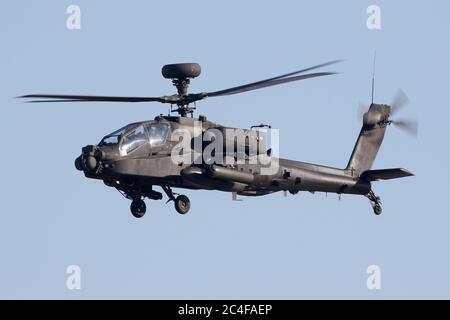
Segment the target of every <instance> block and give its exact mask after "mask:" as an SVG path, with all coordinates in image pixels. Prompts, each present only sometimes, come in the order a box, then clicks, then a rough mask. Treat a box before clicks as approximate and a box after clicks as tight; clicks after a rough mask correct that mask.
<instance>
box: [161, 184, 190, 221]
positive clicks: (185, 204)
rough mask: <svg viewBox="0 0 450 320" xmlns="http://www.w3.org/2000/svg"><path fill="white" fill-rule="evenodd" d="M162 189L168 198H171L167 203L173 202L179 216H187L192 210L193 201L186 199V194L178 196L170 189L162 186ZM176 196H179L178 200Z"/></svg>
mask: <svg viewBox="0 0 450 320" xmlns="http://www.w3.org/2000/svg"><path fill="white" fill-rule="evenodd" d="M161 188H162V189H163V190H164V192H165V193H166V195H167V197H169V200H167V202H169V201H173V202H174V204H175V210H177V212H178V213H179V214H186V213H188V212H189V209H190V208H191V201H190V200H189V198H188V197H186V196H185V195H184V194H180V195H178V194H176V193H173V192H172V189H171V188H170V187H167V186H161ZM175 195H177V197H176V198H175Z"/></svg>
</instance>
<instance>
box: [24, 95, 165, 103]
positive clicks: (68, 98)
mask: <svg viewBox="0 0 450 320" xmlns="http://www.w3.org/2000/svg"><path fill="white" fill-rule="evenodd" d="M18 98H25V99H47V100H32V101H29V102H94V101H100V102H166V99H164V97H115V96H84V95H65V94H28V95H24V96H20V97H18ZM48 99H51V100H48Z"/></svg>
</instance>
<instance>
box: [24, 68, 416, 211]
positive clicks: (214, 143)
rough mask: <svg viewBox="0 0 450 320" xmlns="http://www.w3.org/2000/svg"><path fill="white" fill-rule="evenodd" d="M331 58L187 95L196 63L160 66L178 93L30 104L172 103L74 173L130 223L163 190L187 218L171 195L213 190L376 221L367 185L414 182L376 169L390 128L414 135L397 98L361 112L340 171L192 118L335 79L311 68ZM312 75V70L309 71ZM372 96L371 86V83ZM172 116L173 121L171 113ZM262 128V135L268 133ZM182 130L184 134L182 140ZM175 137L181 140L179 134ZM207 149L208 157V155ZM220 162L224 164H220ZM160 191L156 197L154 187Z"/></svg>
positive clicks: (90, 154)
mask: <svg viewBox="0 0 450 320" xmlns="http://www.w3.org/2000/svg"><path fill="white" fill-rule="evenodd" d="M340 61H341V60H334V61H330V62H326V63H322V64H319V65H315V66H312V67H308V68H304V69H301V70H298V71H294V72H290V73H287V74H283V75H280V76H277V77H272V78H268V79H265V80H261V81H257V82H252V83H248V84H244V85H240V86H236V87H232V88H228V89H224V90H219V91H213V92H201V93H189V92H188V87H189V84H190V81H191V80H192V79H194V78H196V77H198V76H199V75H200V73H201V67H200V65H199V64H197V63H176V64H168V65H165V66H163V68H162V75H163V77H164V78H166V79H169V80H171V81H172V84H173V85H174V86H175V87H176V89H177V93H175V94H172V95H167V96H160V97H124V96H92V95H65V94H29V95H23V96H20V97H18V98H23V99H28V102H32V103H36V102H40V103H48V102H125V103H138V102H159V103H165V104H170V110H169V112H168V115H159V116H156V117H155V118H154V120H147V121H140V122H136V123H131V124H127V125H125V126H124V127H122V128H120V129H118V130H116V131H114V132H113V133H111V134H108V135H106V136H104V137H103V139H102V140H101V141H100V142H99V143H98V144H93V145H87V146H85V147H83V148H82V150H81V155H79V156H78V157H77V158H76V159H75V168H76V169H77V170H79V171H81V172H83V173H84V175H85V176H86V177H87V178H91V179H97V180H102V181H103V182H104V184H105V185H106V186H108V187H112V188H115V189H117V190H118V191H119V192H120V193H121V194H122V195H123V196H124V197H125V198H127V199H129V200H131V205H130V210H131V213H132V215H133V216H134V217H136V218H142V217H143V216H144V215H145V213H146V203H145V201H144V200H145V199H146V198H147V199H150V200H161V199H162V198H163V194H162V192H164V193H165V195H166V196H167V197H168V200H167V202H173V203H174V206H175V210H176V211H177V212H178V213H180V214H186V213H187V212H188V211H189V210H190V207H191V203H190V200H189V198H188V197H187V196H186V195H183V194H177V193H176V192H174V191H173V190H172V189H173V188H181V189H191V190H217V191H223V192H229V193H232V197H233V200H236V198H237V195H240V196H254V197H256V196H264V195H268V194H272V193H275V192H285V193H287V192H289V193H291V194H297V193H299V192H301V191H302V192H304V191H306V192H311V193H315V192H324V193H336V194H338V195H339V197H340V196H341V195H342V194H351V195H360V196H364V197H366V198H368V200H369V203H370V205H371V207H372V209H373V212H374V213H375V214H376V215H380V214H381V213H382V206H381V204H382V203H381V199H380V197H379V196H378V195H376V194H375V193H374V191H373V189H372V182H375V181H379V180H389V179H397V178H403V177H408V176H413V174H412V173H411V172H409V171H408V170H406V169H403V168H393V169H379V170H373V169H372V165H373V162H374V160H375V158H376V156H377V153H378V151H379V148H380V146H381V144H382V142H383V139H384V136H385V132H386V128H387V127H388V126H389V125H391V124H393V125H398V126H399V127H400V128H403V129H406V130H407V131H409V132H410V133H413V134H417V123H415V122H414V121H408V120H392V119H391V115H393V114H394V113H396V112H397V111H398V110H399V109H401V108H402V107H403V106H404V105H405V104H406V102H407V97H406V95H405V94H403V93H402V92H401V93H400V94H398V96H397V97H396V99H395V100H394V103H392V105H386V104H377V103H374V102H373V95H372V103H371V104H370V106H369V107H368V108H367V107H365V108H364V109H363V110H362V128H361V131H360V133H359V135H358V137H357V141H356V144H355V146H354V149H353V152H352V154H351V156H350V159H349V161H348V164H347V166H346V167H345V168H342V169H340V168H333V167H328V166H323V165H319V164H312V163H306V162H301V161H295V160H289V159H283V158H280V157H277V156H276V155H274V154H273V150H272V148H268V145H267V140H268V131H267V129H270V128H271V127H270V126H269V125H264V124H261V125H258V126H253V127H251V128H250V129H239V128H231V127H225V126H222V125H220V124H217V123H215V122H212V121H210V120H208V119H207V118H206V116H202V115H200V116H199V117H194V115H193V113H194V110H195V108H196V107H195V103H196V102H197V101H200V100H203V99H206V98H211V97H220V96H227V95H234V94H238V93H243V92H247V91H251V90H256V89H261V88H266V87H270V86H275V85H280V84H284V83H288V82H293V81H300V80H306V79H311V78H317V77H324V76H330V75H334V74H336V72H324V71H322V72H317V71H316V69H319V68H323V67H326V66H329V65H333V64H336V63H338V62H340ZM313 71H314V72H313ZM372 93H373V85H372ZM172 113H175V114H177V115H172ZM265 130H266V131H265ZM180 132H182V134H180ZM176 133H178V134H176ZM206 151H209V153H208V154H206V153H207V152H206ZM224 159H225V160H226V161H224ZM158 186H159V187H161V189H162V190H161V191H162V192H160V191H157V190H155V189H154V188H155V187H158Z"/></svg>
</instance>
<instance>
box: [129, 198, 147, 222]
mask: <svg viewBox="0 0 450 320" xmlns="http://www.w3.org/2000/svg"><path fill="white" fill-rule="evenodd" d="M130 210H131V214H132V215H133V216H134V217H135V218H142V217H143V216H144V215H145V211H146V210H147V207H146V205H145V202H144V200H141V199H135V200H133V201H132V202H131V206H130Z"/></svg>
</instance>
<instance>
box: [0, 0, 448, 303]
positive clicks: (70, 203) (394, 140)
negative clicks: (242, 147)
mask: <svg viewBox="0 0 450 320" xmlns="http://www.w3.org/2000/svg"><path fill="white" fill-rule="evenodd" d="M70 4H77V5H79V6H80V8H81V14H82V16H81V30H72V31H71V30H68V29H67V28H66V19H67V17H68V15H67V14H66V8H67V7H68V6H69V5H70ZM371 4H377V5H378V6H380V8H381V18H382V28H381V30H378V31H371V30H368V29H367V27H366V19H367V17H368V15H367V14H366V8H367V7H368V6H369V5H371ZM449 10H450V6H449V3H448V1H443V0H442V1H433V2H425V1H416V2H414V3H412V2H410V1H395V2H394V1H356V0H353V1H346V2H345V4H344V3H342V2H339V3H338V2H336V1H324V0H321V1H314V2H313V1H310V2H306V1H276V2H275V1H246V2H242V1H234V0H232V1H226V2H220V3H219V2H211V1H206V0H205V1H189V2H187V1H158V2H157V1H151V2H150V1H148V2H144V1H142V2H138V1H135V2H133V3H131V4H130V2H121V3H118V2H114V3H111V2H110V1H99V0H98V1H85V0H78V1H39V2H28V1H8V2H5V3H3V4H2V10H1V13H0V36H1V38H0V39H1V41H2V49H1V50H0V66H1V68H0V70H1V72H0V78H1V89H0V92H1V95H0V103H1V108H0V110H1V111H0V112H1V114H0V130H1V133H2V138H3V141H2V156H1V157H0V164H1V168H3V170H2V173H1V177H2V184H1V185H0V191H1V194H2V200H3V201H1V202H0V213H1V219H2V223H1V224H0V252H1V254H2V258H1V260H0V298H43V299H47V298H57V299H66V298H67V299H79V298H88V299H92V298H138V299H140V298H152V299H156V298H168V299H170V298H177V299H197V298H246V299H251V298H252V299H262V298H264V299H272V298H273V299H279V298H285V299H300V298H307V299H309V298H343V299H346V298H357V299H363V298H367V299H379V298H387V299H393V298H450V295H449V292H450V291H449V287H450V278H449V276H448V270H449V268H450V259H449V256H448V244H449V241H450V236H449V233H448V225H449V224H450V217H449V214H448V208H447V206H448V201H447V197H448V183H447V181H448V178H449V170H448V164H449V161H448V160H449V152H448V149H447V148H446V142H447V134H446V131H445V130H446V129H445V128H446V127H447V126H448V124H447V121H448V119H449V117H450V109H449V107H448V102H447V99H448V97H447V93H448V89H449V87H448V84H449V82H448V78H447V77H448V74H449V72H450V59H449V54H450V44H449V41H448V33H449V31H450V28H449V27H450V26H449V22H448V19H447V17H446V13H447V12H449ZM375 50H376V51H377V68H376V69H377V83H376V94H375V101H376V102H380V103H390V102H391V100H392V98H393V96H394V95H395V92H396V91H397V89H398V88H401V89H403V91H405V92H406V93H407V94H408V96H409V98H410V100H411V103H410V105H409V106H408V107H407V108H405V109H404V110H402V116H405V117H413V118H416V119H418V120H419V122H420V133H419V138H418V139H416V140H415V139H411V138H410V137H409V136H407V135H405V134H404V133H402V132H401V131H399V130H397V129H396V128H392V127H390V128H389V130H388V132H387V136H386V139H385V142H384V144H383V146H382V148H381V151H380V153H379V156H378V158H377V159H376V162H375V165H374V167H375V168H391V167H405V168H407V169H409V170H411V171H412V172H414V173H415V174H416V176H415V177H413V178H408V179H402V180H393V181H387V182H379V183H376V184H375V186H374V189H375V191H376V192H377V193H378V194H379V195H381V197H382V199H383V202H384V213H383V215H382V216H380V217H376V216H374V215H373V213H372V210H371V208H370V205H369V203H368V201H367V199H365V198H362V197H354V196H343V197H342V199H341V200H340V201H339V200H338V198H337V196H336V195H328V197H325V195H322V194H315V195H312V194H309V193H308V194H307V193H301V194H299V195H296V196H288V197H287V198H284V197H283V195H282V194H274V195H270V196H266V197H263V198H245V199H244V201H240V202H233V201H231V195H230V194H228V193H220V192H211V191H197V192H193V191H187V192H185V193H186V194H187V195H188V196H189V197H190V199H191V205H192V207H191V212H190V213H189V214H188V215H186V216H180V215H178V214H177V213H176V212H175V211H174V209H173V206H172V205H171V204H168V205H165V204H164V202H163V201H159V202H157V201H152V202H150V201H148V202H147V207H148V212H147V215H146V216H145V217H144V218H143V219H141V220H136V219H134V218H133V217H132V216H131V214H130V213H129V201H128V200H126V199H124V198H122V197H121V196H120V194H119V193H118V192H115V190H113V189H111V188H106V187H105V186H104V185H103V183H101V182H98V181H93V180H88V179H86V178H84V176H83V175H82V174H80V173H79V172H77V171H76V170H75V168H74V166H73V161H74V159H75V157H76V156H78V155H79V153H80V151H81V147H82V146H84V145H87V144H92V143H97V142H98V141H99V140H100V139H101V137H102V136H104V135H105V134H107V133H109V132H112V131H114V130H115V129H118V128H120V127H121V126H123V125H125V124H127V123H130V122H134V121H139V120H145V119H152V118H153V117H154V116H155V115H158V114H160V113H166V112H167V106H164V105H154V104H138V105H136V104H117V103H111V104H103V103H98V104H78V103H71V104H40V105H31V104H24V103H21V102H20V101H18V100H15V99H13V97H15V96H18V95H21V94H26V93H34V92H49V93H53V92H55V93H68V94H69V93H74V94H75V93H87V94H109V95H164V94H171V93H173V92H174V88H173V87H172V86H171V84H170V82H169V81H167V80H165V79H163V78H162V77H161V74H160V69H161V67H162V65H164V64H166V63H174V62H186V61H193V62H198V63H200V64H201V66H202V68H203V71H202V75H201V76H200V77H199V78H197V79H195V80H194V81H193V82H192V85H191V90H192V92H197V91H210V90H218V89H222V88H227V87H230V86H234V85H239V84H242V83H246V82H251V81H255V80H259V79H263V78H267V77H270V76H274V75H278V74H282V73H285V72H289V71H292V70H296V69H300V68H303V67H307V66H310V65H314V64H318V63H321V62H325V61H329V60H334V59H345V60H346V61H345V62H344V63H341V64H339V65H336V66H332V67H329V68H327V70H331V71H339V72H341V74H339V75H337V76H332V77H327V78H319V79H312V80H309V81H303V82H301V83H291V84H287V85H283V86H279V87H274V88H269V89H265V90H259V91H254V92H251V93H245V94H241V95H236V96H230V97H223V98H215V99H207V100H205V101H201V102H199V103H198V104H197V107H198V113H197V114H206V115H207V116H208V118H209V119H211V120H213V121H216V122H218V123H221V124H223V125H227V126H236V127H242V128H248V127H250V126H251V125H254V124H259V123H261V122H263V123H270V124H271V125H272V126H273V127H274V128H279V129H280V140H281V145H280V152H281V155H282V156H283V157H285V158H290V159H296V160H302V161H308V162H314V163H321V164H325V165H330V166H336V167H344V166H345V165H346V163H347V161H348V158H349V156H350V153H351V151H352V148H353V145H354V143H355V140H356V137H357V134H358V132H359V130H360V125H361V124H360V123H359V122H358V121H357V120H356V113H357V107H358V104H359V102H360V101H362V102H367V103H368V102H369V101H370V81H371V80H370V78H371V69H372V57H373V53H374V51H375ZM373 264H375V265H378V266H379V267H380V268H381V275H382V289H381V290H372V291H371V290H368V289H367V287H366V279H367V276H368V275H367V274H366V268H367V267H368V266H369V265H373ZM69 265H79V266H80V268H81V283H82V288H81V290H68V289H67V288H66V278H67V274H66V268H67V266H69Z"/></svg>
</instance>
